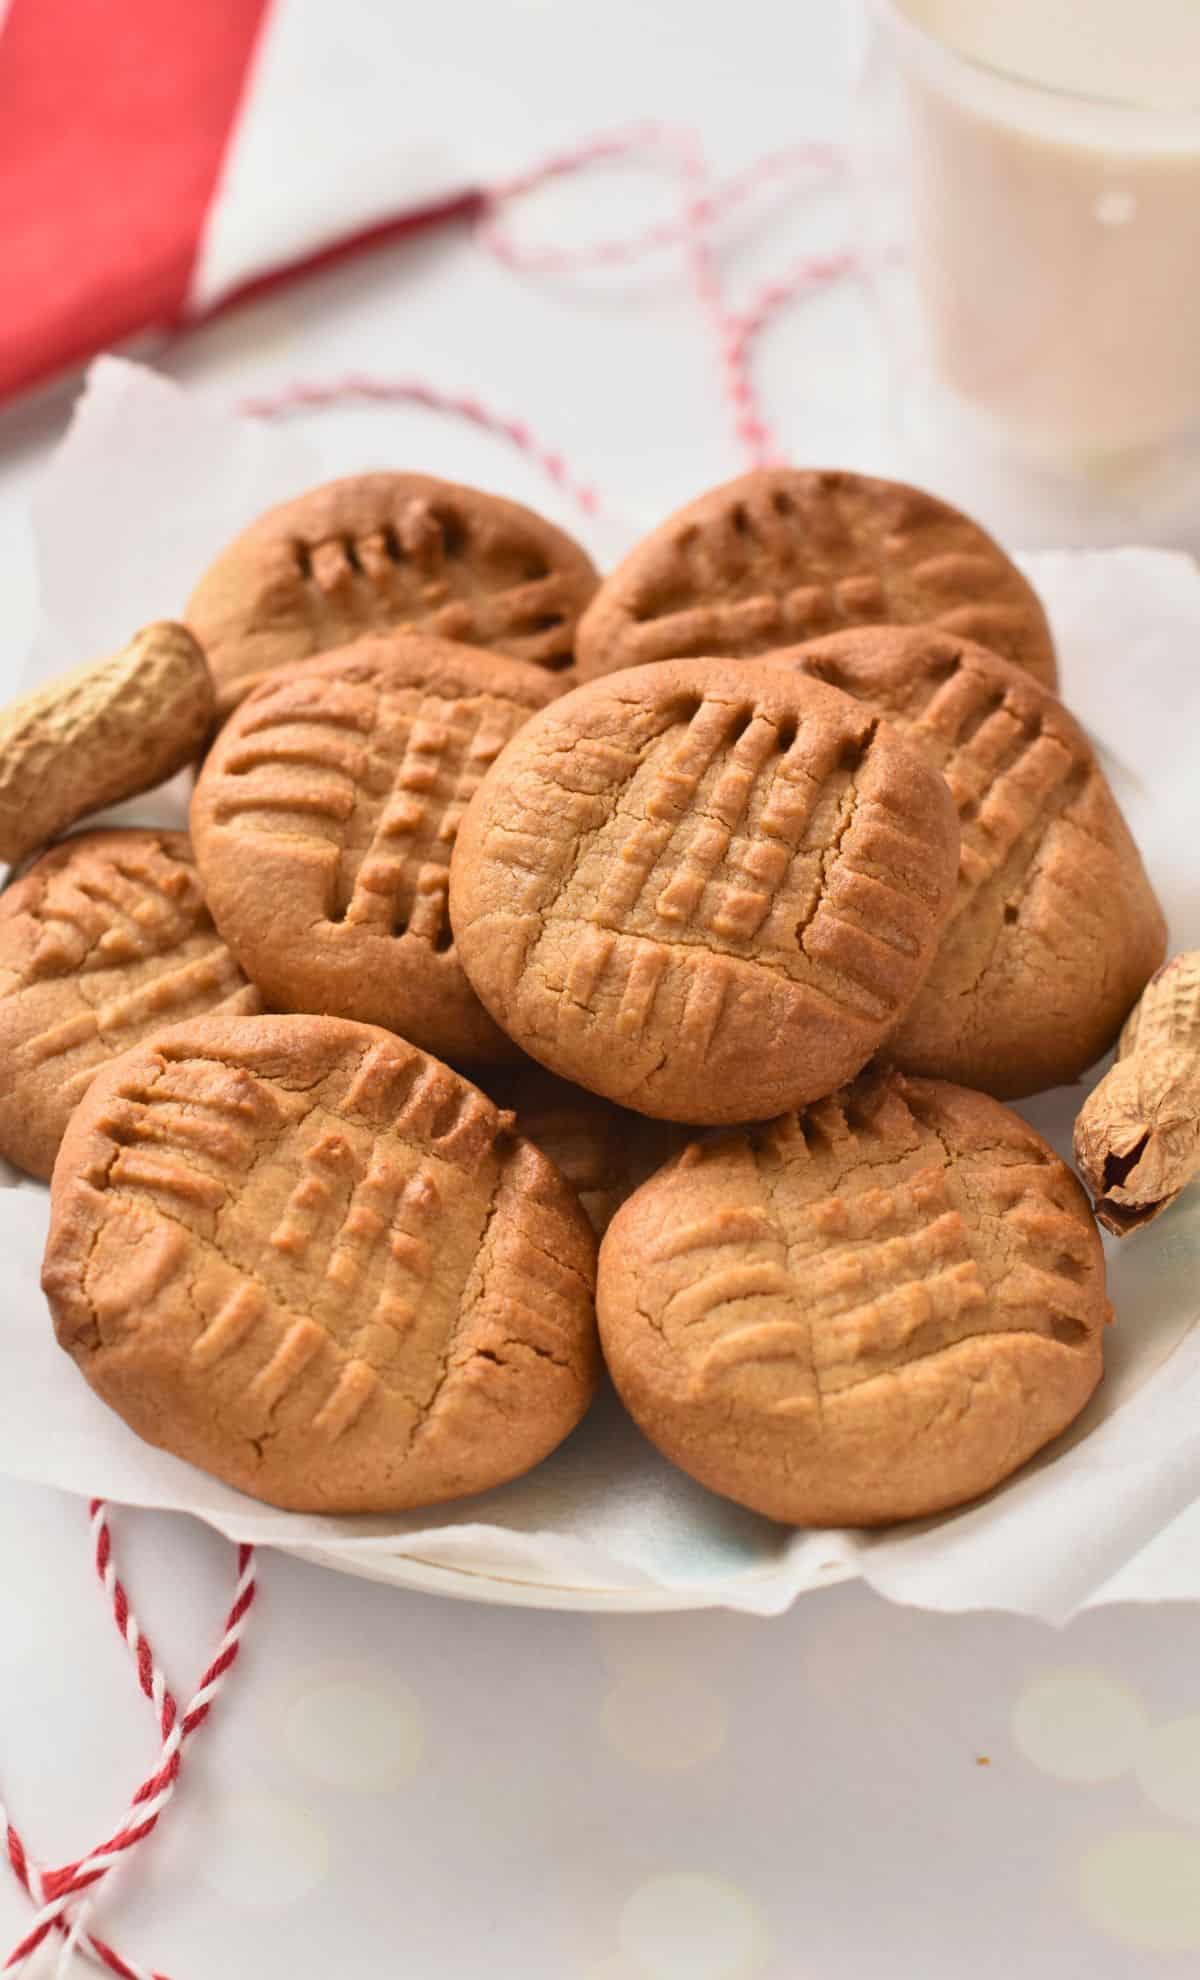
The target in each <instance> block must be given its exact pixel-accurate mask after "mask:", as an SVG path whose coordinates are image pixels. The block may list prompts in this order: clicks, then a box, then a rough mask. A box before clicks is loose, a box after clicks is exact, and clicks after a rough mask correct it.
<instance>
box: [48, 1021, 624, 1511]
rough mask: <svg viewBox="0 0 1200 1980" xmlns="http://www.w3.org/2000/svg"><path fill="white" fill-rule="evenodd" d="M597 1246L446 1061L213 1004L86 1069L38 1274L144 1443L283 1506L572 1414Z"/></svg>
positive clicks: (376, 1491) (528, 1445)
mask: <svg viewBox="0 0 1200 1980" xmlns="http://www.w3.org/2000/svg"><path fill="white" fill-rule="evenodd" d="M594 1259H595V1239H594V1238H593V1236H592V1232H591V1229H590V1228H589V1225H588V1222H587V1219H586V1218H585V1217H584V1215H583V1212H582V1211H581V1210H580V1208H579V1205H578V1203H577V1202H576V1200H575V1197H574V1195H573V1194H572V1192H571V1190H570V1189H569V1188H568V1186H567V1185H566V1183H564V1181H563V1179H562V1177H561V1176H560V1175H559V1174H558V1173H557V1171H556V1170H555V1169H554V1168H553V1167H552V1166H551V1164H550V1163H549V1162H548V1161H547V1160H546V1158H545V1156H544V1155H542V1154H541V1153H540V1151H539V1150H538V1149H536V1148H534V1147H533V1146H532V1144H531V1143H529V1142H528V1141H523V1140H521V1139H520V1138H519V1137H518V1136H516V1135H515V1134H514V1133H513V1132H512V1129H511V1122H510V1120H509V1117H508V1116H506V1115H503V1114H501V1113H499V1112H498V1110H497V1109H496V1108H495V1107H493V1106H492V1104H491V1102H490V1100H487V1099H485V1097H484V1096H483V1094H482V1093H480V1092H479V1091H478V1089H477V1088H475V1087H473V1086H471V1085H470V1084H469V1083H468V1082H467V1081H466V1080H464V1079H461V1078H460V1077H459V1076H458V1074H457V1073H453V1072H451V1071H450V1069H449V1067H448V1066H443V1065H441V1064H439V1063H438V1061H437V1060H436V1059H431V1058H428V1057H427V1056H426V1054H425V1053H423V1052H418V1051H417V1050H415V1048H414V1047H413V1046H411V1045H407V1044H405V1043H404V1041H403V1040H402V1039H399V1038H394V1037H392V1036H390V1035H389V1034H388V1033H386V1032H382V1031H377V1030H375V1029H374V1028H372V1027H370V1026H367V1025H359V1024H347V1023H345V1022H344V1021H343V1020H341V1019H338V1018H310V1017H259V1018H233V1019H222V1018H207V1019H201V1020H199V1021H198V1022H197V1023H195V1024H188V1025H179V1026H176V1027H174V1028H173V1029H170V1030H167V1031H163V1032H160V1033H159V1034H158V1035H157V1036H156V1037H155V1038H153V1039H151V1040H149V1041H148V1042H147V1043H145V1044H144V1045H140V1046H138V1047H136V1048H135V1050H134V1051H132V1052H127V1053H126V1054H125V1055H124V1057H122V1058H120V1059H118V1060H116V1061H115V1062H114V1063H113V1064H112V1065H111V1066H108V1067H106V1068H105V1070H104V1071H103V1072H102V1073H101V1074H100V1075H99V1076H98V1077H97V1078H96V1080H95V1081H94V1082H93V1085H92V1087H91V1090H90V1091H89V1093H88V1095H87V1097H86V1099H85V1100H84V1102H83V1104H82V1105H81V1106H80V1107H79V1109H78V1110H77V1112H76V1114H75V1116H74V1118H73V1120H72V1122H71V1125H70V1127H69V1128H68V1130H67V1134H66V1138H65V1140H64V1142H63V1145H62V1149H61V1151H60V1153H59V1158H58V1162H57V1164H56V1165H55V1170H54V1184H53V1202H52V1218H51V1225H50V1235H49V1239H48V1242H47V1247H46V1260H45V1268H44V1273H43V1284H44V1286H45V1289H46V1293H47V1296H48V1298H49V1301H50V1309H51V1313H52V1315H53V1318H54V1324H55V1329H56V1331H57V1334H58V1338H59V1341H60V1342H61V1344H62V1346H63V1347H65V1348H66V1349H67V1350H68V1351H69V1352H70V1353H71V1354H72V1355H73V1356H74V1358H75V1360H76V1362H77V1363H78V1365H79V1367H80V1369H81V1371H82V1373H83V1374H84V1375H85V1376H86V1377H87V1380H88V1381H89V1382H90V1383H91V1384H92V1387H93V1388H94V1389H95V1390H96V1391H97V1393H98V1394H99V1395H101V1396H102V1397H103V1398H104V1400H105V1402H107V1403H108V1404H109V1405H110V1406H111V1407H112V1408H113V1409H115V1410H116V1411H117V1412H118V1413H119V1414H120V1415H121V1416H123V1417H124V1418H125V1421H126V1422H127V1423H128V1424H129V1425H130V1426H131V1428H133V1429H134V1430H136V1431H137V1432H138V1434H139V1436H142V1437H144V1438H145V1439H146V1440H147V1441H148V1442H149V1443H152V1444H158V1445H160V1446H162V1448H163V1449H165V1450H169V1451H173V1452H174V1453H175V1455H176V1456H178V1457H182V1458H187V1459H188V1460H189V1461H190V1462H191V1463H193V1464H198V1465H200V1466H201V1467H202V1468H203V1469H204V1470H206V1471H211V1472H212V1473H213V1474H214V1475H215V1476H216V1477H218V1478H222V1479H224V1480H225V1481H226V1483H227V1484H230V1485H235V1486H237V1487H239V1488H240V1489H241V1490H242V1491H244V1492H250V1493H252V1494H253V1495H254V1497H256V1498H260V1499H266V1500H267V1501H268V1502H269V1503H270V1504H272V1505H277V1506H284V1507H287V1508H289V1509H291V1510H293V1511H298V1512H344V1513H349V1512H397V1511H401V1510H402V1509H404V1508H405V1507H408V1506H421V1505H430V1504H433V1503H434V1502H436V1501H438V1500H441V1499H450V1498H457V1497H459V1496H461V1495H462V1494H464V1493H467V1492H480V1491H484V1490H486V1488H487V1487H488V1486H491V1485H498V1484H500V1483H502V1482H503V1481H504V1480H505V1479H508V1478H513V1477H515V1476H516V1475H517V1474H518V1473H519V1472H522V1471H525V1470H527V1469H528V1468H529V1466H530V1465H533V1464H536V1463H537V1462H538V1460H539V1459H540V1458H543V1457H545V1456H546V1454H547V1452H548V1451H551V1450H553V1448H554V1446H555V1445H556V1444H557V1443H559V1442H560V1441H561V1439H562V1438H563V1437H565V1436H566V1434H567V1432H568V1431H569V1430H570V1429H572V1428H573V1426H574V1425H575V1423H577V1422H578V1420H579V1418H580V1417H581V1416H582V1414H583V1412H584V1410H585V1409H586V1407H587V1404H588V1401H589V1399H590V1397H591V1394H592V1390H593V1386H594V1383H595V1378H596V1372H597V1364H598V1356H597V1352H596V1344H595V1320H594V1309H593V1295H592V1288H593V1281H594Z"/></svg>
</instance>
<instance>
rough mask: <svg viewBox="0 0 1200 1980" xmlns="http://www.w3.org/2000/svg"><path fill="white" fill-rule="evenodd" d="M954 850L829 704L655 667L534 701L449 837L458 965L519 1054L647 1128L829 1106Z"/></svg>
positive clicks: (787, 679)
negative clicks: (817, 1102) (824, 1101)
mask: <svg viewBox="0 0 1200 1980" xmlns="http://www.w3.org/2000/svg"><path fill="white" fill-rule="evenodd" d="M957 856H958V835H957V830H956V827H955V821H954V814H953V806H952V805H951V803H950V800H949V795H948V793H947V790H946V786H945V783H944V781H943V780H942V778H940V777H939V776H938V775H937V773H936V772H935V771H932V770H930V769H929V768H928V767H927V766H926V765H925V764H923V763H922V762H921V761H920V759H919V758H918V757H917V756H916V755H915V754H913V753H912V752H911V751H909V750H908V749H906V748H905V747H904V745H903V744H902V743H901V742H900V741H899V740H898V738H897V737H896V735H895V733H894V731H893V730H891V729H890V728H889V727H888V725H887V724H886V723H885V722H881V721H880V720H879V719H878V717H877V716H875V715H873V714H869V713H868V712H866V711H864V710H863V709H862V708H860V707H859V706H858V705H857V704H856V703H855V702H853V701H852V700H851V699H850V698H849V697H848V696H846V695H841V694H837V693H835V692H834V691H833V690H831V689H829V688H824V687H822V686H821V685H820V683H818V682H814V681H801V679H800V678H799V676H797V675H796V674H795V673H794V672H793V673H789V672H787V671H785V670H783V669H782V668H779V667H764V666H754V665H751V664H750V663H748V662H731V661H721V660H681V661H665V662H662V663H660V664H659V665H658V666H654V667H638V668H635V669H633V670H632V671H630V672H629V673H625V674H621V675H619V676H613V677H611V678H610V679H607V680H603V681H595V682H592V683H591V684H590V685H589V686H587V687H583V688H577V689H576V690H575V691H574V692H573V693H572V694H569V695H566V696H564V697H563V698H562V700H561V701H557V702H554V703H552V704H551V706H550V707H548V708H546V709H543V711H542V712H541V714H540V715H537V716H535V717H534V719H533V720H532V722H530V723H529V724H528V725H527V727H526V728H525V729H524V730H523V731H522V733H521V734H520V735H519V736H518V737H517V738H516V739H515V740H514V741H513V742H512V743H511V744H510V745H509V747H508V749H507V750H506V751H505V753H504V756H503V758H502V759H501V761H500V762H499V763H497V765H496V767H495V769H494V770H493V771H491V772H490V773H489V775H488V777H487V778H486V779H485V781H484V783H483V785H482V786H481V787H480V790H479V792H478V794H477V796H476V797H475V798H474V800H473V801H472V803H471V805H470V807H469V808H468V810H467V813H466V815H465V817H464V819H463V823H462V826H461V827H460V830H459V837H458V844H457V846H456V848H455V854H454V862H453V866H452V870H451V881H450V886H451V898H450V911H451V919H452V924H453V927H454V932H455V937H456V941H457V944H458V951H459V955H460V957H461V960H462V964H463V967H464V969H465V970H466V971H467V974H468V976H469V977H470V980H471V982H472V983H473V984H474V986H475V989H476V990H477V991H478V993H479V995H480V997H481V998H482V1000H483V1002H484V1003H485V1004H486V1005H487V1007H488V1009H489V1010H490V1011H491V1012H492V1014H493V1016H494V1017H495V1018H496V1020H497V1023H499V1024H500V1025H502V1026H503V1027H504V1029H505V1030H506V1031H507V1032H508V1033H509V1035H510V1036H511V1037H512V1038H513V1039H514V1040H515V1041H516V1042H517V1044H519V1045H520V1046H522V1048H523V1049H524V1050H525V1051H526V1052H528V1053H529V1054H530V1056H531V1057H533V1058H536V1059H538V1060H539V1061H541V1063H543V1064H544V1065H547V1066H549V1067H550V1069H551V1070H552V1071H554V1072H558V1073H561V1074H562V1075H563V1076H564V1077H566V1078H569V1079H574V1080H575V1081H576V1082H577V1083H578V1084H579V1085H581V1086H587V1087H589V1088H590V1089H591V1090H592V1091H594V1092H597V1093H602V1094H604V1095H605V1096H606V1097H607V1098H608V1099H610V1100H615V1101H617V1102H619V1103H620V1104H622V1105H624V1106H628V1107H633V1108H635V1109H636V1110H637V1111H638V1112H639V1113H644V1114H654V1115H657V1116H659V1117H661V1118H663V1119H666V1120H682V1121H692V1122H708V1121H731V1120H733V1121H745V1120H756V1119H761V1118H764V1117H766V1116H767V1115H770V1114H776V1113H779V1112H781V1111H782V1110H783V1109H784V1108H785V1107H788V1106H794V1105H800V1104H802V1102H803V1101H805V1100H809V1099H813V1098H815V1097H816V1096H817V1095H819V1094H823V1093H828V1092H831V1091H832V1089H833V1088H834V1087H835V1086H837V1085H839V1084H840V1083H841V1082H842V1080H844V1079H846V1078H848V1077H850V1076H851V1075H852V1074H853V1073H855V1072H857V1070H858V1069H859V1067H860V1066H861V1065H862V1064H863V1063H864V1062H865V1060H866V1059H868V1058H869V1057H870V1055H871V1053H872V1052H873V1051H875V1049H876V1048H877V1046H878V1045H879V1043H880V1041H881V1040H882V1039H883V1038H884V1037H885V1036H886V1035H887V1033H888V1032H889V1031H890V1030H891V1029H892V1028H893V1027H894V1025H895V1023H896V1020H897V1018H898V1017H899V1016H900V1015H901V1013H902V1012H903V1011H904V1009H905V1008H906V1007H907V1005H908V1003H909V1002H910V1000H911V998H912V996H913V995H914V993H915V991H916V988H917V986H918V984H919V983H920V981H921V978H922V976H923V975H924V973H925V970H926V969H927V968H928V965H929V962H930V960H931V959H932V956H933V952H934V948H935V945H936V942H937V937H938V934H939V932H940V929H941V925H942V922H943V920H944V918H945V915H946V913H947V911H948V908H949V905H950V901H951V898H952V893H953V884H954V870H955V865H956V862H957Z"/></svg>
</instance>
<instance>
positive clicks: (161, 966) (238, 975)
mask: <svg viewBox="0 0 1200 1980" xmlns="http://www.w3.org/2000/svg"><path fill="white" fill-rule="evenodd" d="M261 1008H262V1002H261V999H260V997H259V994H258V992H257V990H254V989H252V988H251V986H250V984H248V983H247V981H246V979H245V977H244V976H243V975H242V972H241V970H240V969H239V968H238V966H237V964H236V963H235V961H234V960H233V957H232V956H231V955H230V953H229V950H228V949H227V948H226V946H225V944H224V942H223V941H222V940H221V937H220V936H219V935H218V934H217V931H216V929H215V928H214V927H213V924H212V920H211V918H210V916H209V913H208V910H207V908H206V907H205V904H204V894H203V891H202V889H201V886H200V878H199V875H198V874H197V872H196V868H195V864H194V862H193V859H192V852H191V847H190V846H189V844H188V841H187V838H186V837H185V835H184V834H183V833H182V832H149V831H107V832H80V833H78V834H77V835H76V836H75V837H74V838H73V839H64V840H63V842H62V843H61V845H57V846H55V847H54V848H53V849H52V850H51V851H50V852H48V853H44V854H43V855H42V857H41V859H39V860H37V861H36V862H35V863H34V865H33V866H31V867H30V868H29V870H28V872H27V873H25V874H24V875H23V876H22V878H21V879H20V880H17V881H16V882H14V884H13V885H12V886H11V887H9V888H7V889H6V891H5V892H4V893H3V894H0V1063H2V1064H3V1066H4V1069H5V1076H4V1079H3V1081H2V1082H0V1154H3V1155H5V1156H7V1158H8V1160H9V1161H10V1162H15V1163H16V1165H17V1167H18V1168H19V1169H26V1170H28V1172H29V1173H30V1174H31V1175H35V1176H49V1174H50V1171H51V1169H52V1168H53V1167H54V1157H55V1155H56V1153H57V1152H58V1144H59V1142H60V1141H61V1140H62V1137H63V1131H64V1129H65V1128H66V1125H67V1122H68V1120H69V1119H70V1117H71V1112H72V1109H73V1108H74V1107H75V1105H76V1103H77V1101H79V1100H80V1099H81V1098H82V1096H83V1094H84V1093H86V1091H87V1089H88V1087H89V1085H90V1084H91V1081H92V1079H93V1078H94V1076H95V1073H96V1071H97V1068H98V1067H100V1066H103V1065H107V1063H108V1061H109V1060H110V1059H113V1058H115V1057H116V1056H117V1055H118V1054H119V1053H121V1052H124V1051H127V1050H128V1049H129V1047H130V1046H131V1045H136V1044H138V1043H139V1042H140V1041H141V1040H142V1039H143V1038H145V1037H146V1036H147V1034H148V1033H149V1032H152V1031H157V1030H159V1029H160V1028H161V1027H162V1026H163V1025H164V1024H173V1023H176V1022H178V1021H179V1020H181V1019H184V1018H189V1017H196V1016H198V1015H200V1014H201V1013H202V1012H207V1011H225V1012H230V1013H240V1012H247V1013H249V1012H253V1011H259V1010H261Z"/></svg>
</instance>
